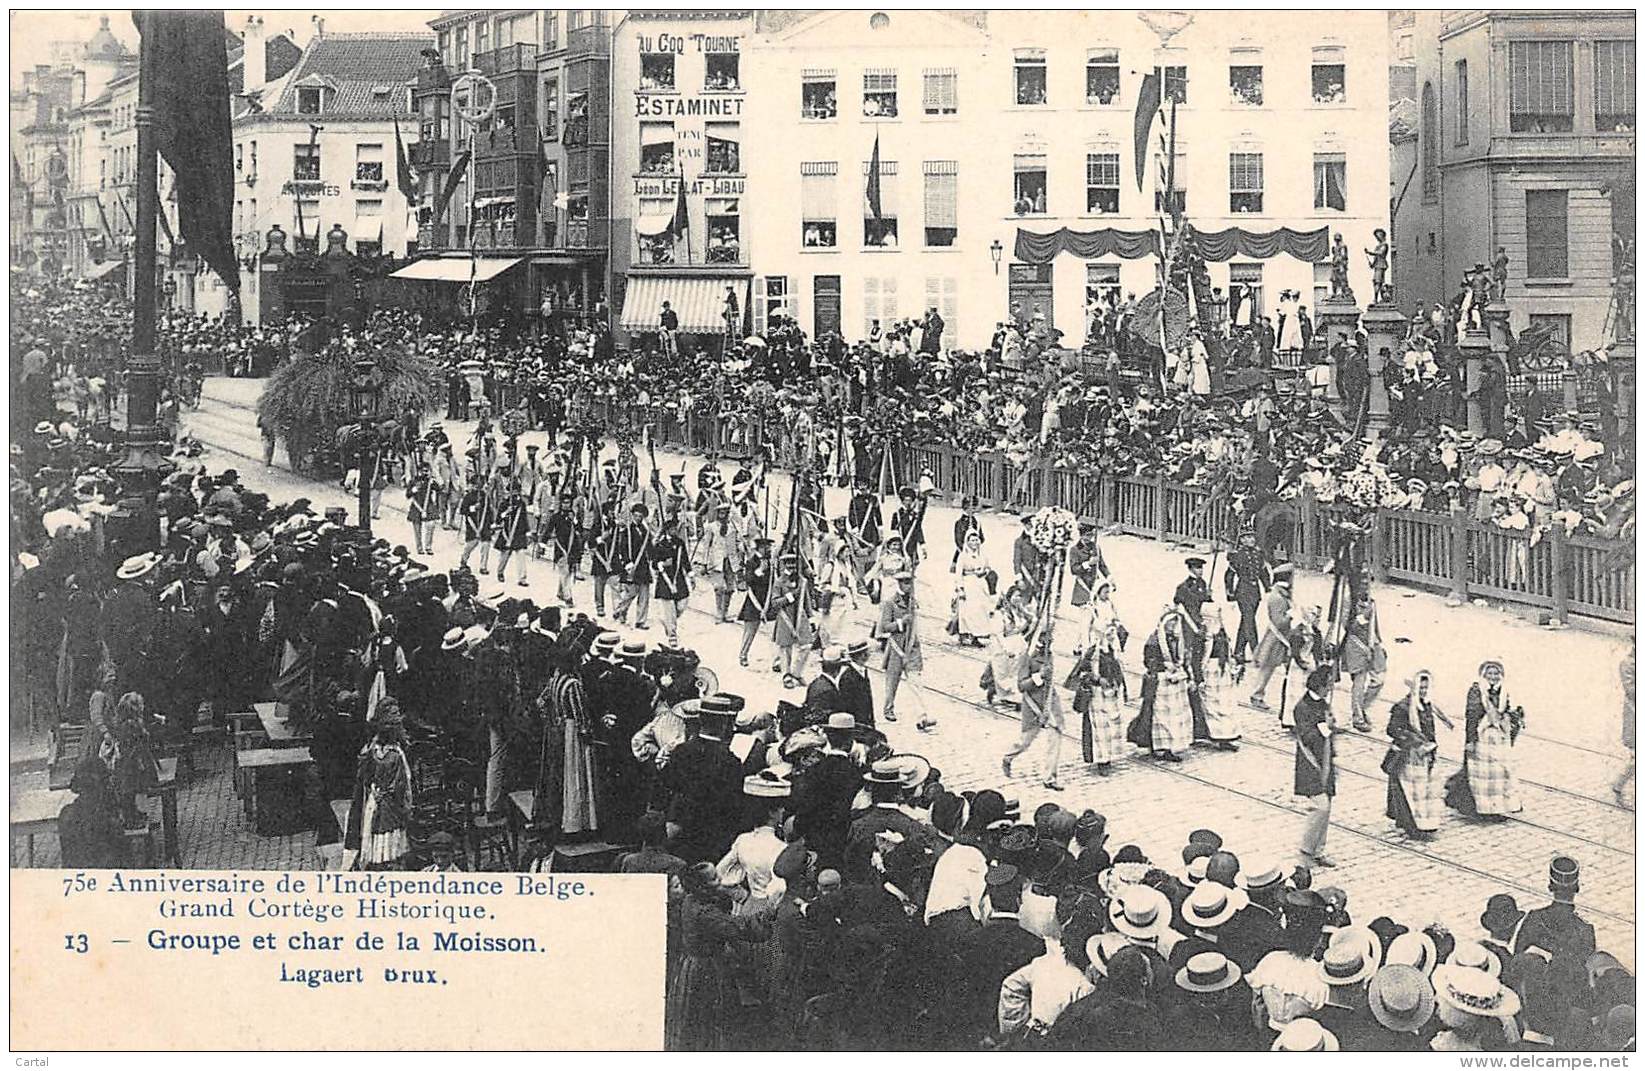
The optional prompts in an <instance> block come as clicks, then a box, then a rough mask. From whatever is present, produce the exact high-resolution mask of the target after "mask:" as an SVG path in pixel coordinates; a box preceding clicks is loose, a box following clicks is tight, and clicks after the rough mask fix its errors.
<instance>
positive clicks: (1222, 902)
mask: <svg viewBox="0 0 1645 1071" xmlns="http://www.w3.org/2000/svg"><path fill="white" fill-rule="evenodd" d="M1243 899H1244V894H1243V893H1237V892H1236V891H1235V890H1233V889H1229V888H1225V887H1223V886H1221V885H1218V884H1217V883H1216V882H1214V881H1202V882H1200V883H1199V884H1198V885H1195V886H1194V888H1193V891H1192V892H1190V893H1189V894H1188V898H1187V899H1185V900H1184V901H1183V902H1182V921H1183V923H1184V924H1185V925H1187V926H1190V927H1192V928H1193V929H1196V930H1212V929H1216V928H1217V927H1218V926H1221V925H1222V924H1223V923H1225V922H1227V921H1228V920H1229V919H1231V918H1233V917H1234V914H1235V913H1236V912H1237V911H1239V909H1240V908H1241V907H1242V906H1244V905H1243V904H1242V903H1241V901H1242V900H1243Z"/></svg>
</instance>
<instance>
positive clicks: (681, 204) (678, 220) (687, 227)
mask: <svg viewBox="0 0 1645 1071" xmlns="http://www.w3.org/2000/svg"><path fill="white" fill-rule="evenodd" d="M679 179H680V183H679V188H678V190H677V191H676V192H675V195H674V216H673V218H672V219H670V220H669V221H668V232H667V233H668V235H669V237H671V238H673V239H675V240H676V241H678V240H679V239H680V237H681V236H682V235H686V234H689V233H690V232H691V207H690V206H689V205H688V204H686V200H685V172H684V171H681V172H680V173H679Z"/></svg>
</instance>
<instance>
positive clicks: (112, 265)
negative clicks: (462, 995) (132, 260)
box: [81, 260, 126, 283]
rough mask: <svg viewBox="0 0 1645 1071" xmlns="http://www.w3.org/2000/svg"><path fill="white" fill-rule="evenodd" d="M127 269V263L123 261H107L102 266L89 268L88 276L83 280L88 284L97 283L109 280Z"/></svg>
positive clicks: (95, 265)
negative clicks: (118, 272) (116, 273)
mask: <svg viewBox="0 0 1645 1071" xmlns="http://www.w3.org/2000/svg"><path fill="white" fill-rule="evenodd" d="M125 268H126V262H125V261H123V260H105V261H103V263H101V264H93V265H92V266H91V267H89V268H87V269H86V274H85V275H83V276H81V278H83V279H85V280H86V282H88V283H95V282H97V281H99V280H101V279H107V278H108V277H109V276H111V275H113V274H114V273H115V272H117V271H124V270H125Z"/></svg>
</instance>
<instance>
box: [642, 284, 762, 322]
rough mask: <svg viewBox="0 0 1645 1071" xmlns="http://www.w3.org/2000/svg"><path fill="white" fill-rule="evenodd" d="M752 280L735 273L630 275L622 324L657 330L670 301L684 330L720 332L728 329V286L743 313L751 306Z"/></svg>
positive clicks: (739, 310)
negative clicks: (749, 298) (665, 307)
mask: <svg viewBox="0 0 1645 1071" xmlns="http://www.w3.org/2000/svg"><path fill="white" fill-rule="evenodd" d="M748 284H749V280H748V279H747V278H746V277H739V276H735V275H689V276H680V275H630V276H629V277H628V292H627V294H626V296H625V297H624V298H623V315H622V321H621V325H622V328H623V330H625V331H655V330H656V329H657V327H658V320H659V318H660V317H661V316H662V311H663V302H665V301H666V302H668V303H669V305H670V306H672V307H673V309H674V311H675V312H676V313H677V314H679V317H680V330H681V331H690V332H692V333H695V334H717V333H719V332H721V331H724V330H725V320H724V319H723V318H722V313H723V312H724V311H725V288H726V287H728V286H729V287H731V288H732V289H733V290H734V291H735V292H736V294H737V309H738V312H739V314H740V313H741V312H742V311H743V310H746V309H747V308H748ZM737 326H738V330H741V327H742V325H741V324H739V325H737Z"/></svg>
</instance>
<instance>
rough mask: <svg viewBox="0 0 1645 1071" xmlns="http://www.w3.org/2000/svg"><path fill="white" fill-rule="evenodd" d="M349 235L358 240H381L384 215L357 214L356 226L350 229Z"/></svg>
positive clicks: (355, 218)
mask: <svg viewBox="0 0 1645 1071" xmlns="http://www.w3.org/2000/svg"><path fill="white" fill-rule="evenodd" d="M348 236H349V237H350V238H352V239H354V240H355V241H356V242H381V241H382V240H383V217H382V215H381V214H377V215H370V216H355V217H354V226H352V227H350V228H349V229H348Z"/></svg>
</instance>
